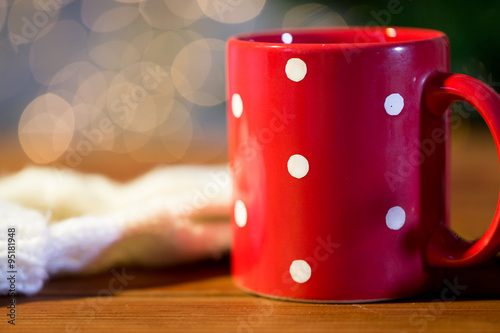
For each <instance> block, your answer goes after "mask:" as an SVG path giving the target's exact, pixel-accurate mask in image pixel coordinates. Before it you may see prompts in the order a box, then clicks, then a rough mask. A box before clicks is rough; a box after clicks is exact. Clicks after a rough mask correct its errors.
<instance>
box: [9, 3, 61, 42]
mask: <svg viewBox="0 0 500 333" xmlns="http://www.w3.org/2000/svg"><path fill="white" fill-rule="evenodd" d="M60 9H61V6H60V5H57V6H53V5H51V3H44V4H43V5H42V4H41V2H39V1H29V0H28V1H26V0H16V1H14V3H13V4H12V5H11V6H10V10H9V14H8V18H7V26H8V29H9V34H10V36H9V38H10V39H11V41H12V43H13V44H16V45H23V44H28V43H31V42H33V41H34V40H37V39H39V38H41V37H43V36H44V35H45V34H46V33H48V32H49V31H50V28H51V27H53V26H54V25H53V23H55V22H57V20H58V18H59V13H60Z"/></svg>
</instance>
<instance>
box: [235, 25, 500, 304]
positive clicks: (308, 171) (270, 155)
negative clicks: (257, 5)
mask: <svg viewBox="0 0 500 333" xmlns="http://www.w3.org/2000/svg"><path fill="white" fill-rule="evenodd" d="M227 55H228V57H227V59H228V64H227V66H228V67H227V69H228V71H227V75H228V87H227V93H228V136H229V163H230V169H231V173H232V176H233V180H234V185H233V186H234V189H233V192H234V193H233V196H234V213H233V218H232V228H233V246H232V254H231V257H232V259H231V264H232V276H233V279H234V282H235V284H236V285H237V286H239V287H240V288H242V289H245V290H247V291H250V292H252V293H255V294H259V295H264V296H269V297H275V298H283V299H292V300H301V301H316V302H367V301H376V300H386V299H396V298H402V297H408V296H412V295H416V294H419V293H421V292H424V291H427V290H429V289H431V288H433V287H435V286H436V283H437V282H439V281H440V280H439V279H440V273H439V272H440V271H442V270H440V269H439V268H441V267H460V266H467V265H474V264H477V263H480V262H482V261H485V260H486V259H489V258H491V257H493V256H495V254H496V253H497V252H498V251H499V250H500V224H499V218H500V213H499V211H498V210H497V213H496V214H495V217H494V219H493V222H492V223H491V225H490V227H489V228H488V230H487V231H486V233H485V234H484V236H482V237H481V238H480V239H479V240H477V241H475V242H467V241H464V240H462V239H460V238H459V237H458V236H457V235H455V234H454V233H453V232H452V231H451V230H450V229H449V228H448V226H447V225H448V224H449V171H448V169H449V160H450V159H449V151H450V147H449V136H450V117H449V112H446V111H447V109H448V108H449V106H450V104H451V103H453V102H455V101H464V102H467V103H469V104H470V105H472V106H473V107H475V108H476V109H477V110H478V111H479V112H480V114H481V115H482V116H483V118H484V119H485V121H486V123H487V124H488V126H489V128H490V130H491V132H492V134H493V138H494V140H495V143H496V146H497V151H500V150H499V149H500V145H499V144H500V137H499V135H500V97H499V96H498V95H497V93H496V92H495V91H494V90H493V89H491V88H490V87H488V86H486V85H485V84H483V83H482V82H480V81H478V80H476V79H473V78H471V77H468V76H465V75H459V74H450V63H449V42H448V39H447V37H446V36H445V34H444V33H442V32H439V31H434V30H426V29H414V28H385V27H384V28H382V27H378V28H377V27H367V28H322V29H296V30H288V31H265V32H255V33H249V34H241V35H237V36H234V37H231V38H230V39H229V41H228V48H227Z"/></svg>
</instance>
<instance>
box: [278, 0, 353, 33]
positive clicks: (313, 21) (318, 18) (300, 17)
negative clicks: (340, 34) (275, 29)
mask: <svg viewBox="0 0 500 333" xmlns="http://www.w3.org/2000/svg"><path fill="white" fill-rule="evenodd" d="M346 25H347V23H346V21H345V20H344V19H343V18H342V16H341V15H340V14H338V13H337V12H335V11H334V10H333V9H331V8H330V7H328V6H326V5H321V4H317V3H308V4H304V5H299V6H296V7H293V8H292V9H290V10H288V11H287V12H286V13H285V16H284V17H283V24H282V27H283V28H293V27H327V26H346Z"/></svg>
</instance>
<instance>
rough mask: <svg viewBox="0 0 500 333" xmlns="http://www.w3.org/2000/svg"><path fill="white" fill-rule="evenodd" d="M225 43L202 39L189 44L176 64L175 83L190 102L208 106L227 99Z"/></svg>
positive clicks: (174, 67)
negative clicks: (225, 87)
mask: <svg viewBox="0 0 500 333" xmlns="http://www.w3.org/2000/svg"><path fill="white" fill-rule="evenodd" d="M225 45H226V44H225V42H224V41H222V40H220V39H215V38H207V39H200V40H197V41H194V42H192V43H189V44H188V45H186V46H185V47H184V48H183V49H182V50H181V51H180V52H179V54H177V56H176V57H175V59H174V62H173V64H172V80H173V82H174V85H175V88H176V89H177V91H178V92H179V93H180V94H181V95H182V96H183V97H184V98H186V99H187V100H189V101H191V102H193V103H195V104H198V105H204V106H211V105H216V104H219V103H222V102H223V101H224V100H225V95H224V93H225V91H224V80H225V74H224V63H225V57H224V55H225Z"/></svg>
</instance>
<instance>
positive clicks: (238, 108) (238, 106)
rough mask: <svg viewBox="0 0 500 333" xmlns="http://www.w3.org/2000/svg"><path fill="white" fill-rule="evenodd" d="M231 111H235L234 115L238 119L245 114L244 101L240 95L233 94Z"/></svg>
mask: <svg viewBox="0 0 500 333" xmlns="http://www.w3.org/2000/svg"><path fill="white" fill-rule="evenodd" d="M231 110H233V115H234V116H235V117H236V118H239V117H241V114H242V113H243V101H242V100H241V96H240V94H233V97H232V98H231Z"/></svg>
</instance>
